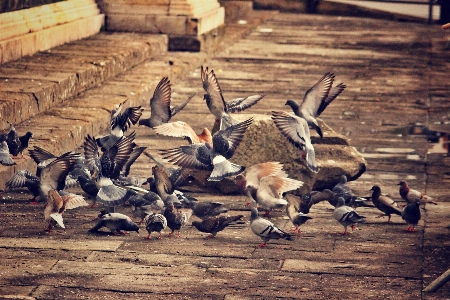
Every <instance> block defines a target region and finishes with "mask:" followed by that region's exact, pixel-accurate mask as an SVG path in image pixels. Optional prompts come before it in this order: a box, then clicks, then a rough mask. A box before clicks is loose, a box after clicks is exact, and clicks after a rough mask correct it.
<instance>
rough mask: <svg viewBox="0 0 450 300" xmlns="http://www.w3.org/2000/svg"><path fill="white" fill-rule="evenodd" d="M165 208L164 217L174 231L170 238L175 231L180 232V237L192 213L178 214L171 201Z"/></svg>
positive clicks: (171, 233)
mask: <svg viewBox="0 0 450 300" xmlns="http://www.w3.org/2000/svg"><path fill="white" fill-rule="evenodd" d="M165 207H166V209H165V210H164V217H166V220H167V226H168V227H169V228H170V230H172V231H171V232H170V233H169V235H168V236H169V237H170V236H172V235H173V233H174V232H175V231H178V235H177V236H178V237H180V230H181V228H182V227H183V226H184V225H185V224H186V223H187V221H188V220H189V218H190V217H191V214H192V211H187V212H177V211H176V210H175V207H174V205H173V203H172V202H171V201H167V202H166V203H165Z"/></svg>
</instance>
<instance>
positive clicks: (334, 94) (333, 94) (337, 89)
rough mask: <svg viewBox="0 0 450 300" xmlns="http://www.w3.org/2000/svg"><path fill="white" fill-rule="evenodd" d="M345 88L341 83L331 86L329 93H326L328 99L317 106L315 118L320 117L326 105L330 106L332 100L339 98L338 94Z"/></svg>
mask: <svg viewBox="0 0 450 300" xmlns="http://www.w3.org/2000/svg"><path fill="white" fill-rule="evenodd" d="M346 87H347V86H346V85H345V84H343V83H339V84H338V85H336V86H333V87H332V88H331V89H330V92H329V93H328V97H327V98H326V99H325V100H324V101H322V103H321V104H320V106H319V109H318V110H317V116H320V114H322V112H323V111H324V110H325V108H327V106H328V104H330V103H331V102H332V101H333V100H334V99H336V97H337V96H339V94H340V93H342V91H343V90H344V89H345V88H346Z"/></svg>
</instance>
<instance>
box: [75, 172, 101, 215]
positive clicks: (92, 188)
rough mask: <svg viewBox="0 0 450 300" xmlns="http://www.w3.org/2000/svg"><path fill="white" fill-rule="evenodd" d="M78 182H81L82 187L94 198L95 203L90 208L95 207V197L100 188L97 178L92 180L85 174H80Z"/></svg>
mask: <svg viewBox="0 0 450 300" xmlns="http://www.w3.org/2000/svg"><path fill="white" fill-rule="evenodd" d="M78 182H79V183H80V187H81V189H82V190H83V192H85V193H86V194H87V195H88V196H89V198H91V199H93V200H94V203H92V205H91V206H90V208H93V207H94V206H95V199H96V197H97V194H98V191H99V188H98V186H97V184H96V182H95V180H92V179H90V178H88V177H85V176H78Z"/></svg>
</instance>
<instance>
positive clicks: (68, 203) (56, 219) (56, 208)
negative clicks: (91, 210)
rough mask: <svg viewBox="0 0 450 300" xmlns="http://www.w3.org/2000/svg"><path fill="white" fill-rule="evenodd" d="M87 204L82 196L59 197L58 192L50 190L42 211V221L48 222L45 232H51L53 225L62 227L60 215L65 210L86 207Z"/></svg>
mask: <svg viewBox="0 0 450 300" xmlns="http://www.w3.org/2000/svg"><path fill="white" fill-rule="evenodd" d="M87 205H88V203H87V202H86V201H85V200H84V198H83V197H82V196H78V197H61V196H60V194H59V193H58V191H56V190H50V191H48V195H47V204H46V206H45V209H44V219H45V221H47V222H48V226H47V228H46V229H45V231H51V230H52V227H53V226H54V225H55V224H58V225H59V226H60V227H61V228H64V229H65V228H66V227H65V226H64V222H63V218H62V214H63V213H64V212H65V211H66V210H67V209H73V208H77V207H80V206H87Z"/></svg>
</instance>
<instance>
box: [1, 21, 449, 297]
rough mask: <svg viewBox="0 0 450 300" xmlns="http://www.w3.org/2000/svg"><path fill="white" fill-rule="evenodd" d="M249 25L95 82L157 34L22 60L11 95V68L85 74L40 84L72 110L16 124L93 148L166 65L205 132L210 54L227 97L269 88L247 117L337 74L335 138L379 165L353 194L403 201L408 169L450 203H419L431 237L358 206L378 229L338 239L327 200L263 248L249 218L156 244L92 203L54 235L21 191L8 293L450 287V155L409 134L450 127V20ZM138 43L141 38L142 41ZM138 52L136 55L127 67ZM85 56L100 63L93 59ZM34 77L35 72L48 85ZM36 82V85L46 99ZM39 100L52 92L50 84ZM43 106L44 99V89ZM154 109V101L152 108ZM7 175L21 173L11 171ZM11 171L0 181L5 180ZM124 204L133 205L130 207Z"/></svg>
mask: <svg viewBox="0 0 450 300" xmlns="http://www.w3.org/2000/svg"><path fill="white" fill-rule="evenodd" d="M267 16H268V15H265V17H264V18H266V17H267ZM253 17H255V19H257V18H258V17H261V15H259V14H258V12H254V15H253ZM261 18H262V17H261ZM251 20H252V19H251V18H249V20H248V21H249V23H248V24H247V25H234V26H230V27H229V28H231V29H227V31H228V33H227V34H228V35H227V37H229V40H225V41H224V44H223V46H222V48H221V50H220V51H218V52H216V53H215V54H214V55H212V56H209V55H207V54H205V53H164V51H162V52H157V51H156V52H153V55H151V54H148V56H146V57H144V56H141V57H143V58H142V62H136V63H135V64H133V65H132V64H130V65H128V67H126V68H125V67H124V68H123V69H122V70H120V72H117V74H115V75H111V76H105V80H104V81H98V82H94V81H90V79H89V78H91V77H89V72H90V73H92V74H94V75H95V74H97V75H95V76H93V78H98V77H101V76H103V74H105V73H107V72H109V70H111V69H113V66H117V65H121V63H120V61H118V57H123V58H124V57H125V56H126V53H131V54H130V57H139V56H140V54H139V53H140V52H139V49H142V47H143V46H144V45H145V44H146V45H149V46H150V48H152V46H151V45H152V44H151V42H148V43H147V42H146V41H145V40H146V39H153V38H156V39H158V38H159V37H148V36H138V35H127V34H124V35H123V36H121V37H118V39H117V40H116V42H115V43H113V44H112V45H111V46H110V47H112V48H114V47H117V51H112V50H110V49H111V48H108V50H105V51H104V52H102V51H101V50H100V48H101V47H97V48H93V49H94V50H95V51H89V47H92V45H89V42H85V41H81V42H78V43H73V44H71V45H67V46H63V47H58V48H56V49H55V50H52V51H49V52H46V53H42V54H39V55H37V56H33V57H29V58H24V59H23V60H19V61H16V62H14V65H10V64H7V65H6V66H2V70H1V72H4V73H2V74H3V75H1V78H2V83H1V84H0V91H5V89H6V86H8V85H6V84H5V79H8V81H6V82H9V83H11V82H12V83H14V81H15V80H19V79H18V78H17V77H18V76H19V75H20V76H21V74H22V73H20V72H17V71H16V72H15V73H14V72H13V71H11V73H8V74H15V75H6V73H5V72H7V70H9V69H11V70H12V69H14V67H13V66H16V67H17V68H19V66H26V67H22V68H23V69H25V70H28V69H29V68H30V70H32V72H29V73H27V74H29V76H34V75H36V74H39V73H40V72H45V71H46V72H49V73H46V74H53V73H51V72H50V70H52V69H53V70H59V71H66V72H65V73H70V74H74V75H69V76H68V77H69V78H73V81H72V82H75V83H77V84H78V85H77V84H73V85H72V86H73V89H72V93H71V94H64V93H60V94H58V93H59V91H60V90H58V87H59V86H60V85H58V84H59V83H60V82H61V80H58V76H57V74H56V73H57V72H55V74H54V76H53V77H51V78H50V79H49V80H44V79H43V78H40V79H39V81H38V82H40V83H41V85H39V86H46V87H48V89H49V91H52V92H54V95H61V96H58V97H52V98H51V99H50V100H49V101H52V99H62V100H61V101H59V100H58V102H61V104H59V106H56V107H52V109H51V110H50V111H49V110H46V111H43V112H40V114H37V115H36V116H35V117H33V118H31V119H29V120H27V121H25V122H23V123H22V124H20V125H19V126H17V128H18V130H19V132H22V131H25V130H27V129H28V128H32V129H33V131H36V132H37V134H36V139H35V140H34V141H33V145H40V146H42V147H44V148H48V147H51V150H52V151H55V152H57V153H58V154H59V153H62V152H64V151H68V150H72V149H74V148H76V147H79V146H81V144H82V141H83V138H84V136H85V135H86V134H88V133H89V134H94V135H98V134H101V133H102V131H104V130H105V127H106V123H107V122H106V120H107V119H108V116H109V110H110V109H112V108H113V107H114V105H115V104H118V103H120V102H121V101H123V100H124V99H125V98H128V99H130V100H129V101H130V102H131V103H130V104H131V105H137V104H143V105H145V107H146V108H148V102H147V101H148V97H149V95H151V93H152V91H153V88H154V87H155V85H156V84H157V82H158V81H159V79H160V78H161V77H163V76H165V75H168V76H169V77H170V79H171V81H172V82H173V85H172V91H173V97H172V101H173V103H179V102H180V101H182V100H183V99H185V98H186V97H187V96H189V95H192V94H193V93H196V95H197V96H196V97H195V98H194V99H193V100H192V101H191V103H189V105H187V106H186V108H185V109H184V110H183V111H182V112H181V113H180V114H179V115H177V116H176V118H175V120H183V121H185V122H187V123H189V124H191V125H192V126H193V127H194V129H195V130H200V129H201V128H202V127H205V126H208V127H211V126H212V123H213V118H212V116H211V115H210V114H209V112H208V111H207V109H206V107H205V104H204V103H203V100H201V98H202V97H201V95H202V94H203V91H202V88H201V85H200V73H199V67H200V65H202V64H204V65H207V66H209V67H210V68H212V69H214V70H215V72H216V75H217V77H218V80H219V82H220V85H221V88H222V89H223V91H224V97H225V98H226V99H231V98H234V97H237V96H243V95H248V94H253V93H259V92H265V93H266V94H267V96H266V97H265V98H264V99H263V101H261V103H259V104H258V105H256V106H255V107H253V108H251V109H250V110H249V111H248V112H246V113H251V114H268V113H269V112H270V111H271V110H286V109H287V108H286V107H285V106H284V103H285V101H286V99H289V98H294V99H301V98H302V97H303V94H304V92H305V91H306V90H307V89H308V88H309V87H310V86H311V85H312V84H313V83H315V82H316V80H317V79H318V78H320V76H322V75H323V74H324V73H325V72H327V71H333V72H335V74H336V80H337V81H343V82H345V83H346V85H347V89H346V90H345V91H344V92H343V93H342V95H341V96H339V98H338V99H337V100H336V101H335V102H333V103H332V104H331V105H330V106H329V107H328V108H327V110H326V111H325V112H324V114H323V115H322V118H323V119H324V120H325V121H326V122H327V124H329V125H330V126H331V127H333V128H334V129H335V130H336V131H337V132H339V133H342V134H344V135H346V136H348V137H349V138H351V143H352V144H353V145H354V146H355V147H356V148H357V149H358V150H359V151H360V152H361V153H363V155H364V157H365V158H366V160H367V163H368V168H367V172H366V173H364V174H363V175H362V176H361V177H360V178H359V179H358V180H356V181H353V182H351V183H350V185H351V187H352V189H353V190H354V191H355V193H356V194H359V195H366V194H368V190H369V189H370V188H371V187H372V185H374V184H378V185H380V186H381V187H382V190H383V191H384V192H386V193H388V194H389V195H390V196H391V197H393V198H394V199H398V198H399V196H398V186H396V184H397V183H398V181H399V180H401V179H406V180H407V181H408V182H409V183H410V184H411V185H412V186H414V187H416V188H417V189H420V190H422V191H425V192H426V193H427V194H428V195H430V196H432V197H434V198H435V199H436V200H437V201H438V202H439V205H437V206H431V207H430V206H427V207H426V210H423V211H422V212H423V214H422V215H423V219H422V220H421V222H420V223H419V227H418V232H416V233H408V232H406V231H405V228H406V226H405V224H404V222H403V221H402V220H401V219H400V218H399V217H397V216H394V217H393V224H386V223H385V222H386V220H385V219H378V218H376V216H377V215H378V214H379V212H377V211H376V210H375V209H373V208H361V209H360V213H361V214H363V215H365V216H366V217H367V224H364V225H361V226H359V227H358V230H356V231H354V232H353V233H351V234H350V235H349V236H341V235H340V234H339V232H340V231H341V229H342V228H341V226H340V225H338V224H337V222H336V221H335V220H333V219H332V217H331V215H332V209H331V206H330V205H328V204H325V203H321V204H319V205H317V206H314V207H313V208H312V210H311V216H312V217H313V218H314V219H313V220H311V221H309V222H308V223H307V224H305V225H304V226H303V232H304V234H303V235H302V236H301V237H299V238H297V239H296V240H295V241H293V242H287V241H271V242H269V244H268V246H267V248H265V249H255V246H256V245H257V244H258V243H259V238H257V237H256V236H254V235H253V234H252V233H251V231H250V229H249V227H248V222H247V224H245V225H244V226H239V227H235V228H231V229H226V230H225V231H223V232H221V233H219V234H218V235H217V237H216V238H215V239H211V240H205V239H203V238H204V236H205V235H204V234H201V233H199V232H198V231H196V230H195V228H192V227H191V226H187V227H186V228H185V229H184V230H183V231H182V237H181V238H180V239H177V238H165V237H164V238H163V239H162V240H161V241H158V240H150V241H147V240H143V237H144V236H146V232H145V228H141V229H142V230H141V232H140V233H139V235H138V234H136V233H131V234H130V235H128V236H112V235H109V234H106V233H105V234H95V235H94V234H87V230H88V229H89V228H90V227H92V226H93V225H94V224H95V221H92V219H93V218H94V217H95V216H96V215H97V214H98V209H89V208H81V209H76V210H73V211H68V212H67V213H66V214H65V217H64V218H65V222H66V230H65V231H63V230H60V229H56V230H54V231H53V232H51V233H50V234H47V233H44V232H43V229H44V228H45V224H44V221H43V215H42V211H43V207H42V205H39V206H32V205H29V204H28V201H27V199H28V198H29V195H28V194H26V193H23V192H8V193H6V194H5V195H4V196H3V197H2V201H1V205H0V214H1V218H0V253H1V256H0V265H1V271H0V295H2V294H3V295H4V296H2V297H3V298H7V297H13V296H14V297H16V298H17V297H19V298H20V297H21V298H23V299H31V298H35V299H120V298H123V297H127V298H130V299H142V298H147V297H148V298H150V297H151V298H152V299H181V298H200V299H275V298H277V299H279V298H283V299H293V298H302V299H325V298H327V299H447V298H448V297H449V295H450V286H449V285H446V286H444V287H443V288H441V290H439V291H438V292H437V293H435V294H424V293H422V292H421V290H422V289H423V288H424V287H425V286H426V285H428V284H429V283H430V282H431V281H432V280H433V279H434V278H436V277H437V276H439V275H440V274H441V273H443V272H444V271H445V270H447V269H448V268H449V267H450V264H449V262H450V260H449V257H450V256H449V251H450V247H449V235H450V233H449V230H448V228H446V226H448V225H449V216H450V205H449V202H448V201H447V199H448V195H449V191H448V188H449V186H450V184H449V181H448V167H449V163H450V160H449V158H448V157H447V156H446V155H444V154H443V153H428V152H429V151H428V150H429V149H430V147H431V144H429V143H428V142H427V137H426V136H425V135H411V134H409V133H410V129H411V127H412V125H414V124H416V123H421V124H423V125H425V126H440V127H441V128H442V131H443V132H446V131H445V130H446V129H445V126H448V125H446V124H448V118H449V109H448V108H449V105H450V104H449V101H448V99H449V96H450V85H449V81H448V70H449V68H448V67H449V59H448V57H449V56H448V51H446V50H445V49H444V45H445V34H444V32H442V31H441V30H440V28H439V27H438V26H429V25H424V24H414V23H399V22H390V21H381V20H374V19H362V18H351V17H336V16H334V17H333V16H319V15H301V14H286V13H279V14H273V15H272V16H270V17H269V18H268V19H266V20H265V21H264V22H262V23H261V24H259V25H257V24H255V23H256V21H254V22H255V23H252V21H251ZM253 25H255V26H254V27H253V28H252V26H253ZM256 25H257V26H256ZM239 26H247V27H245V28H242V27H239ZM233 28H234V31H233ZM250 28H251V31H250V32H249V31H248V29H250ZM245 33H248V34H245ZM105 36H107V37H110V35H105V34H101V35H100V36H97V37H94V38H92V39H91V40H94V41H95V40H96V39H99V38H100V39H104V38H105ZM113 36H114V35H113ZM232 37H234V38H232ZM122 39H123V42H122ZM119 41H120V42H119ZM133 42H136V44H135V46H134V48H133V47H132V44H133ZM121 47H123V50H122V51H120V48H121ZM127 47H129V48H127ZM144 47H145V46H144ZM77 48H79V49H80V48H81V49H82V50H77ZM127 49H135V50H134V51H130V50H127ZM76 50H77V51H76ZM83 56H85V57H87V58H86V59H83ZM93 56H98V57H97V58H95V59H94V58H93ZM44 57H52V62H51V63H50V62H47V61H44V63H42V62H39V59H40V60H43V59H44ZM68 57H72V60H71V65H73V66H76V65H77V64H79V65H80V68H79V69H77V68H76V67H72V68H65V67H64V66H65V64H66V62H67V58H68ZM62 58H64V59H62ZM107 58H110V59H107ZM108 62H111V64H108ZM125 62H127V60H126V59H125V58H124V59H123V60H122V63H123V65H124V66H125V65H126V63H125ZM86 63H87V64H88V65H89V68H88V67H82V66H86V65H85V64H86ZM31 66H34V67H31ZM43 70H44V71H43ZM82 71H85V73H83V72H82ZM96 71H97V72H98V73H95V72H96ZM80 74H86V76H87V77H85V78H87V80H86V81H84V82H85V83H84V86H85V87H84V88H83V82H82V79H83V78H84V77H83V76H81V75H80ZM110 74H112V73H110ZM14 76H15V77H14ZM42 76H44V75H42ZM70 76H72V77H70ZM12 78H15V79H14V80H13V79H12ZM32 78H33V77H30V79H28V82H35V81H34V80H36V79H32ZM61 78H62V77H61ZM22 80H25V79H23V78H22ZM32 80H33V81H32ZM21 84H22V82H21V81H19V83H18V84H17V85H15V86H13V87H15V88H16V90H13V88H10V90H7V91H5V93H14V95H18V94H20V85H21ZM69 86H71V85H69ZM78 86H80V87H81V88H78ZM8 87H10V86H8ZM35 88H36V87H34V86H33V89H32V88H29V89H25V91H24V92H25V93H27V92H28V94H30V93H31V94H32V95H36V94H39V93H37V92H35V90H34V89H35ZM77 89H80V90H79V91H78V90H77ZM64 90H66V89H64ZM42 95H44V96H45V95H47V94H46V93H45V92H42ZM18 98H20V97H19V96H18ZM36 98H38V97H36ZM43 99H45V97H44V98H43ZM42 101H44V100H42ZM54 101H56V100H54ZM36 102H37V103H41V98H38V99H37V100H36ZM17 103H18V102H17ZM86 107H89V109H86ZM13 110H14V109H11V110H10V111H11V112H10V113H11V114H13V113H14V112H13ZM148 114H149V113H148V111H145V113H144V117H148ZM3 115H4V114H3ZM19 116H20V114H19ZM436 123H439V124H436ZM3 127H5V126H3ZM133 129H135V130H136V134H137V143H138V144H139V145H143V146H147V147H148V151H149V152H151V153H153V154H156V150H157V149H164V148H167V147H174V146H176V145H181V144H183V143H184V142H183V141H180V140H174V139H169V138H165V137H162V136H157V135H155V133H154V132H153V131H152V130H150V129H148V128H142V127H139V128H138V127H136V128H133ZM447 132H448V131H447ZM441 152H442V151H441ZM152 165H153V163H152V162H151V161H149V159H148V158H147V157H145V156H143V157H140V158H139V159H138V163H137V164H136V165H135V166H134V167H133V168H132V173H133V174H134V175H140V176H149V175H150V167H151V166H152ZM23 167H29V168H31V167H32V166H30V163H29V162H28V161H27V162H19V163H18V165H17V166H16V167H15V169H20V168H23ZM31 170H32V169H31ZM0 171H2V172H3V173H2V174H8V173H7V172H8V170H6V171H5V168H2V169H1V170H0ZM5 176H6V175H2V180H4V177H5ZM193 195H194V196H195V197H198V198H199V200H217V201H222V202H224V203H227V204H228V205H229V206H230V207H231V208H232V211H231V214H243V215H245V217H246V220H247V221H248V220H249V212H248V211H247V210H246V209H245V207H244V202H245V199H244V197H242V196H222V195H218V194H202V193H193ZM118 210H119V211H123V212H125V213H127V214H129V213H130V211H129V208H127V207H121V208H118ZM271 220H272V221H273V222H274V223H276V224H278V225H279V226H280V227H281V228H283V229H286V230H289V228H290V225H291V224H290V222H289V221H288V220H287V219H286V217H285V214H284V213H283V212H275V213H274V215H273V216H272V218H271ZM7 295H10V296H7ZM18 295H22V296H18Z"/></svg>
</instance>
